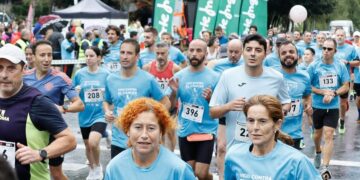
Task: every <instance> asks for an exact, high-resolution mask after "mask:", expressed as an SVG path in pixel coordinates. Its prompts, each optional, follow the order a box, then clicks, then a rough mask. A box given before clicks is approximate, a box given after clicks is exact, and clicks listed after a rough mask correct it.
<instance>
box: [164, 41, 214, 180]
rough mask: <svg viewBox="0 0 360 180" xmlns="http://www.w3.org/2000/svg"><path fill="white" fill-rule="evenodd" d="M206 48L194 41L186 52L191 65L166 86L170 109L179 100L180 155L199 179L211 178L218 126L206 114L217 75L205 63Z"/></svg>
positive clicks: (207, 113) (199, 42)
mask: <svg viewBox="0 0 360 180" xmlns="http://www.w3.org/2000/svg"><path fill="white" fill-rule="evenodd" d="M206 47H207V45H206V42H205V41H204V40H201V39H196V40H193V41H192V42H191V43H190V45H189V49H188V59H189V65H190V66H188V67H186V68H185V69H183V70H181V71H179V72H178V73H176V74H175V75H174V77H173V78H172V79H171V81H170V83H169V87H170V89H171V90H172V92H171V95H170V100H171V103H172V106H173V107H174V106H175V105H176V100H177V99H180V101H181V106H180V111H179V114H178V121H179V125H180V127H181V128H180V129H179V130H178V136H179V146H180V155H181V158H182V159H183V160H184V161H186V162H187V163H189V164H190V165H191V167H192V168H193V170H194V172H195V175H196V176H197V177H198V179H199V180H204V179H212V175H211V174H210V173H209V167H210V163H211V159H212V153H213V148H214V142H215V136H216V131H217V127H218V122H217V120H216V119H213V118H211V117H210V114H209V101H210V97H211V94H212V91H213V89H214V88H215V86H216V83H217V81H218V75H217V73H215V72H214V71H212V70H210V69H209V68H207V67H206V66H205V64H204V62H205V58H206V55H207V50H206ZM170 89H169V90H170Z"/></svg>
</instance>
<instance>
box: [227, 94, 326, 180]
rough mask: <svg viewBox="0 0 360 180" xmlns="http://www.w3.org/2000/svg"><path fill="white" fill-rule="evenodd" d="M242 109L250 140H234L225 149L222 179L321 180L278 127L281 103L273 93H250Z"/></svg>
mask: <svg viewBox="0 0 360 180" xmlns="http://www.w3.org/2000/svg"><path fill="white" fill-rule="evenodd" d="M244 113H245V116H246V128H247V130H248V132H249V138H250V142H248V143H242V144H235V145H233V146H231V147H230V148H229V149H228V151H227V154H226V158H225V179H226V180H237V179H238V180H243V179H248V180H253V179H314V180H321V177H320V175H319V172H318V171H317V170H316V169H315V167H314V166H313V165H312V164H311V162H310V160H309V159H308V158H307V157H306V155H304V154H303V153H301V152H300V151H298V150H296V149H294V148H292V147H290V146H288V145H287V144H291V143H292V140H291V137H289V136H288V135H285V134H283V133H282V132H281V131H280V130H279V129H280V128H281V123H282V122H283V119H284V116H283V112H282V105H281V103H280V101H279V100H278V99H277V98H276V97H274V96H270V95H257V96H253V97H251V98H250V99H249V100H247V102H246V104H245V106H244ZM285 121H286V120H285ZM284 143H286V144H284Z"/></svg>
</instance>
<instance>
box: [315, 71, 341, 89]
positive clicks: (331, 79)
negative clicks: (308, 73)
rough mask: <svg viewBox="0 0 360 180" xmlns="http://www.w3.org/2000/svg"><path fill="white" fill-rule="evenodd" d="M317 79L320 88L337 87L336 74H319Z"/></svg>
mask: <svg viewBox="0 0 360 180" xmlns="http://www.w3.org/2000/svg"><path fill="white" fill-rule="evenodd" d="M319 81H320V88H331V87H337V83H338V82H337V75H336V74H329V75H324V76H321V77H320V79H319Z"/></svg>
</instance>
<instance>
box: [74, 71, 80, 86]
mask: <svg viewBox="0 0 360 180" xmlns="http://www.w3.org/2000/svg"><path fill="white" fill-rule="evenodd" d="M79 71H80V70H79ZM79 71H77V72H76V74H75V76H74V81H73V83H74V87H76V86H78V85H80V80H79V78H80V77H79V76H80V73H79Z"/></svg>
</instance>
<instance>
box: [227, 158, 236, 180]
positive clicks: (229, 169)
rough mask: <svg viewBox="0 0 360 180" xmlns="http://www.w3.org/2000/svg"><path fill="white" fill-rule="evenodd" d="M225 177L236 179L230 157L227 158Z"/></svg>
mask: <svg viewBox="0 0 360 180" xmlns="http://www.w3.org/2000/svg"><path fill="white" fill-rule="evenodd" d="M224 179H226V180H236V177H235V173H234V172H233V171H232V166H231V162H230V161H229V160H228V159H225V167H224Z"/></svg>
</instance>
